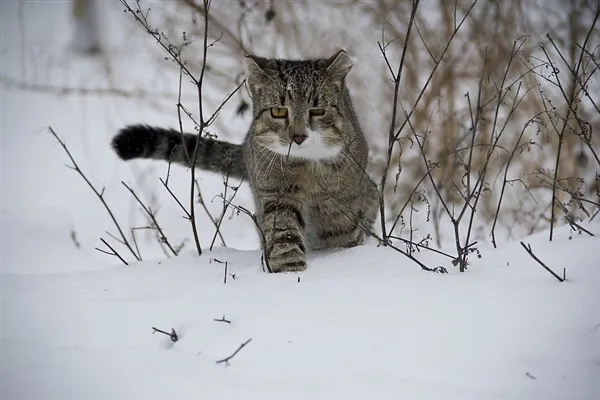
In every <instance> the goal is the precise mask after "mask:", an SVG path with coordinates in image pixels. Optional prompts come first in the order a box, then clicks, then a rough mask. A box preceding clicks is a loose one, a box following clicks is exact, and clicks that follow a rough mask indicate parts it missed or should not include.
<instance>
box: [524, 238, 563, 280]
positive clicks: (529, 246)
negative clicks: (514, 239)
mask: <svg viewBox="0 0 600 400" xmlns="http://www.w3.org/2000/svg"><path fill="white" fill-rule="evenodd" d="M521 246H523V248H524V249H525V251H526V252H527V253H529V255H530V256H531V257H532V258H533V259H534V260H535V261H537V262H538V263H539V264H540V265H541V266H542V267H544V269H545V270H546V271H548V272H550V273H551V274H552V276H553V277H555V278H556V279H557V280H558V281H559V282H564V281H565V278H561V277H560V276H558V275H557V274H556V272H554V271H552V270H551V269H550V268H549V267H548V266H547V265H546V264H544V263H543V262H542V260H540V259H539V258H537V256H536V255H535V254H533V251H532V250H531V245H530V244H527V245H526V244H525V243H523V242H521Z"/></svg>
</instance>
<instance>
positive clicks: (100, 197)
mask: <svg viewBox="0 0 600 400" xmlns="http://www.w3.org/2000/svg"><path fill="white" fill-rule="evenodd" d="M48 129H49V130H50V133H51V134H52V136H54V138H55V139H56V140H57V141H58V143H59V144H60V146H61V147H62V148H63V150H64V151H65V153H67V156H68V157H69V159H70V160H71V163H73V166H68V167H69V168H70V169H72V170H74V171H76V172H77V173H78V174H79V175H80V176H81V177H82V178H83V180H84V181H85V183H87V185H88V186H89V187H90V189H92V191H93V192H94V194H95V195H96V197H98V200H100V202H101V203H102V205H103V206H104V209H105V210H106V212H107V213H108V215H109V216H110V219H111V220H112V222H113V223H114V225H115V227H116V228H117V231H119V235H120V236H121V240H122V243H123V244H124V245H125V247H127V248H128V249H129V251H130V252H131V254H133V257H134V258H135V259H136V260H137V261H140V258H139V257H138V255H137V254H136V252H135V250H134V249H133V247H132V246H131V245H130V244H129V241H128V240H127V237H125V234H124V233H123V230H122V229H121V225H119V223H118V222H117V219H116V218H115V216H114V214H113V213H112V211H111V209H110V207H109V206H108V204H107V203H106V200H105V199H104V189H102V191H101V192H99V191H98V190H97V189H96V188H95V187H94V185H92V183H91V182H90V181H89V179H88V178H87V177H86V176H85V174H84V173H83V171H81V169H80V168H79V165H78V164H77V162H75V159H74V158H73V156H72V155H71V152H70V151H69V149H68V148H67V145H66V144H65V142H63V141H62V139H60V138H59V137H58V135H57V134H56V132H54V129H52V127H48ZM126 264H127V263H126Z"/></svg>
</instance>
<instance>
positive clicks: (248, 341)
mask: <svg viewBox="0 0 600 400" xmlns="http://www.w3.org/2000/svg"><path fill="white" fill-rule="evenodd" d="M251 341H252V338H250V339H248V340H246V341H245V342H244V343H242V344H240V347H238V348H237V350H236V351H234V352H233V354H232V355H230V356H229V357H227V358H224V359H222V360H219V361H217V364H221V363H225V365H229V360H231V359H232V358H233V357H235V356H236V354H237V353H239V352H240V350H242V349H243V348H244V346H246V345H247V344H248V343H250V342H251Z"/></svg>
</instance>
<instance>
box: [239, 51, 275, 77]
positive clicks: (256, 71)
mask: <svg viewBox="0 0 600 400" xmlns="http://www.w3.org/2000/svg"><path fill="white" fill-rule="evenodd" d="M268 61H269V60H267V59H266V58H262V57H258V56H253V55H247V56H246V58H245V59H244V70H245V71H246V76H247V77H250V76H256V75H260V74H264V73H265V70H266V69H267V64H268Z"/></svg>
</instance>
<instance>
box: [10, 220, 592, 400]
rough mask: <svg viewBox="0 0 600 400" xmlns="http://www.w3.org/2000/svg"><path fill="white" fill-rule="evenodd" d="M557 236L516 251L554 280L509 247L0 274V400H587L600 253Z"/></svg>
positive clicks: (362, 251)
mask: <svg viewBox="0 0 600 400" xmlns="http://www.w3.org/2000/svg"><path fill="white" fill-rule="evenodd" d="M590 229H592V230H593V231H594V232H595V233H597V234H598V233H600V226H599V225H598V224H596V225H593V226H592V227H590ZM560 233H561V235H559V239H558V240H556V241H554V242H553V243H552V244H549V243H548V242H546V241H545V236H542V235H538V236H536V237H533V238H530V239H529V240H526V241H527V242H530V243H531V244H532V246H533V249H534V251H536V252H537V254H538V255H539V256H540V257H542V258H543V259H544V260H545V261H546V262H547V264H549V265H551V266H552V267H554V268H555V269H557V270H562V267H563V266H566V267H567V275H568V278H569V281H568V282H566V283H563V284H560V283H558V282H557V281H555V280H554V279H553V278H552V277H551V276H550V275H549V274H548V273H546V272H545V271H544V270H543V269H542V268H541V267H540V266H539V265H537V264H536V263H535V261H533V260H532V259H530V258H529V257H528V256H527V255H526V253H525V252H524V251H523V250H522V249H521V247H520V246H519V245H518V243H515V244H513V245H509V246H507V247H506V248H504V249H500V250H495V251H492V250H486V251H485V252H484V257H483V258H482V259H481V260H478V262H477V263H475V264H474V265H473V266H472V267H471V269H470V270H469V271H468V272H467V273H465V274H459V273H454V272H453V273H451V274H450V275H439V274H434V273H427V272H422V271H420V270H419V269H418V267H416V266H415V265H413V264H411V263H409V262H408V261H407V260H405V259H403V258H402V257H400V256H399V255H398V254H397V253H394V252H392V251H388V250H386V249H381V248H377V247H375V246H371V245H366V246H362V247H358V248H354V249H349V250H345V251H340V252H333V253H327V254H315V255H313V257H312V259H311V261H310V268H309V270H308V271H307V272H305V273H302V274H281V275H267V274H265V273H262V272H261V270H260V262H259V253H258V252H253V251H250V252H242V251H235V250H231V249H220V250H218V251H214V252H212V253H208V252H207V253H205V255H204V256H202V257H200V258H198V257H192V256H189V257H180V258H178V259H172V260H168V261H154V262H144V263H140V264H136V265H132V266H130V267H125V266H123V265H117V266H114V267H109V268H105V269H100V270H95V271H89V270H87V271H86V270H85V268H82V272H57V273H51V272H52V268H51V266H49V267H48V273H44V274H42V273H40V274H31V273H29V274H14V273H5V274H4V275H2V300H3V301H2V322H3V326H2V399H6V400H12V399H133V398H143V399H147V400H150V399H164V398H177V399H199V398H219V399H230V398H231V399H281V398H286V399H296V398H297V399H307V398H314V399H336V398H344V399H364V398H366V397H371V398H390V399H392V398H393V399H396V398H407V399H592V398H594V393H595V394H597V393H598V391H599V390H600V386H599V383H598V379H597V378H598V376H600V346H599V342H600V328H599V326H600V296H599V293H600V291H599V290H598V289H599V286H600V284H599V282H600V268H599V266H600V265H599V262H598V260H599V259H600V250H599V245H600V242H599V241H598V239H597V237H594V238H592V237H589V236H586V237H584V236H576V237H574V238H573V239H572V240H568V238H567V237H566V236H567V233H568V232H567V231H565V230H564V229H563V230H561V231H560ZM41 250H43V249H41ZM215 258H216V259H218V260H220V261H227V262H228V270H229V271H228V272H229V273H231V274H233V275H235V279H234V278H233V277H232V276H231V275H229V276H228V279H227V283H225V284H224V283H223V275H224V265H223V264H220V263H218V262H215V261H214V259H215ZM69 259H70V258H69V255H68V254H65V260H66V261H65V262H68V260H69ZM77 262H80V259H77ZM507 264H508V265H507ZM58 270H59V271H64V269H63V268H59V269H58ZM68 270H70V271H72V270H73V268H69V269H68ZM298 279H300V281H299V282H298ZM223 316H225V318H226V319H227V320H230V321H231V323H230V324H229V323H225V322H216V321H214V319H219V318H221V317H223ZM152 327H157V328H159V329H163V330H167V331H168V330H170V329H171V328H174V329H175V330H176V332H177V333H178V335H179V336H180V340H179V341H178V342H177V343H174V344H173V343H171V341H170V340H169V338H168V337H167V336H164V335H161V334H154V335H153V334H152V329H151V328H152ZM249 338H252V341H251V342H250V343H248V345H247V346H246V347H245V348H243V349H242V350H241V351H240V352H239V353H238V354H237V355H236V356H235V357H234V358H233V359H232V360H231V362H230V365H229V366H225V364H217V363H216V361H217V360H219V359H222V358H224V357H226V356H228V355H230V354H231V353H233V352H234V351H235V350H236V349H237V348H238V346H239V345H240V344H242V343H243V342H245V341H246V340H247V339H249Z"/></svg>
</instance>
